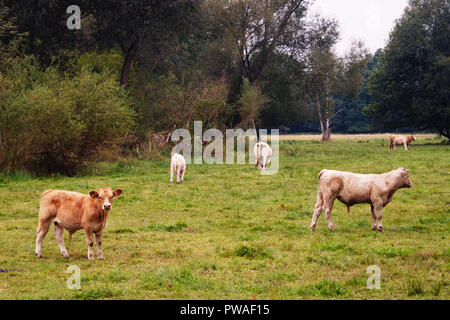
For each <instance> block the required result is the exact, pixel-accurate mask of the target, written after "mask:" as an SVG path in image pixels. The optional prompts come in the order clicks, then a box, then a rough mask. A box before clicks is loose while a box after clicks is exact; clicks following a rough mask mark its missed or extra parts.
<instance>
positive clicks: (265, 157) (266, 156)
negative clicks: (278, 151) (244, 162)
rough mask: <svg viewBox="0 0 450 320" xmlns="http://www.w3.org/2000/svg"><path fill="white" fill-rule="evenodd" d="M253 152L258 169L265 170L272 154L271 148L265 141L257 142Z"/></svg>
mask: <svg viewBox="0 0 450 320" xmlns="http://www.w3.org/2000/svg"><path fill="white" fill-rule="evenodd" d="M253 153H254V154H255V158H256V166H257V167H258V169H263V170H266V168H267V165H268V164H269V163H270V157H271V156H272V148H271V147H269V145H268V144H267V143H265V142H258V143H257V144H255V147H254V149H253Z"/></svg>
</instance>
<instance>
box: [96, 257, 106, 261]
mask: <svg viewBox="0 0 450 320" xmlns="http://www.w3.org/2000/svg"><path fill="white" fill-rule="evenodd" d="M97 259H99V260H105V259H103V256H101V257H97Z"/></svg>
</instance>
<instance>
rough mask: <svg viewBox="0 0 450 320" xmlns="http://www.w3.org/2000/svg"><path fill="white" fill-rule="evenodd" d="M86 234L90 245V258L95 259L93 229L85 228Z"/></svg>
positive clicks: (87, 242)
mask: <svg viewBox="0 0 450 320" xmlns="http://www.w3.org/2000/svg"><path fill="white" fill-rule="evenodd" d="M84 235H85V236H86V244H87V246H88V259H89V260H94V249H93V247H94V239H93V236H92V230H91V229H84Z"/></svg>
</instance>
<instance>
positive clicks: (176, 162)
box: [170, 153, 186, 182]
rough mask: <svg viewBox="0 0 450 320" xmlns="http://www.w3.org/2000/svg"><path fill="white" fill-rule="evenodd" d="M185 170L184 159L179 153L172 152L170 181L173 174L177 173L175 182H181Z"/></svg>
mask: <svg viewBox="0 0 450 320" xmlns="http://www.w3.org/2000/svg"><path fill="white" fill-rule="evenodd" d="M185 172H186V160H184V157H183V156H182V155H181V154H179V153H174V154H173V156H172V159H171V160H170V182H173V174H174V173H175V174H176V175H177V182H183V180H184V173H185Z"/></svg>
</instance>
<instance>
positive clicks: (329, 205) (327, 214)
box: [323, 199, 334, 231]
mask: <svg viewBox="0 0 450 320" xmlns="http://www.w3.org/2000/svg"><path fill="white" fill-rule="evenodd" d="M333 202H334V199H327V200H325V204H324V210H323V211H324V213H325V219H327V223H328V228H329V229H330V230H331V231H334V225H333V221H332V220H331V209H333Z"/></svg>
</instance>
